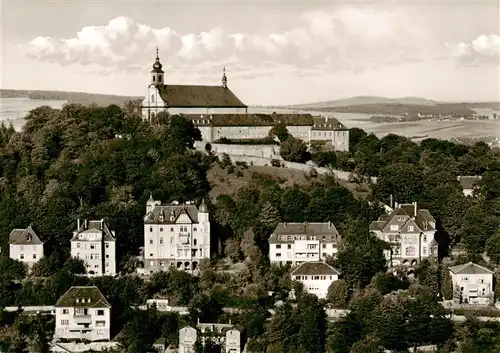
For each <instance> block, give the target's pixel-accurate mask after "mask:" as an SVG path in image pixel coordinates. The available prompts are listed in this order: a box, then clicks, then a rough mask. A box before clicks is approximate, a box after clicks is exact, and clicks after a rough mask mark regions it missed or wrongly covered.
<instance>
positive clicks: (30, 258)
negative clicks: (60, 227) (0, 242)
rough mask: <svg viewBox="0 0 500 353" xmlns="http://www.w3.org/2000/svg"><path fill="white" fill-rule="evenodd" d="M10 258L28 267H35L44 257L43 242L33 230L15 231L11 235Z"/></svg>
mask: <svg viewBox="0 0 500 353" xmlns="http://www.w3.org/2000/svg"><path fill="white" fill-rule="evenodd" d="M9 256H10V258H11V259H14V260H19V261H21V262H23V263H25V264H26V265H28V267H31V266H33V264H35V263H36V262H37V261H38V260H40V259H41V258H42V257H43V242H42V241H41V240H40V238H39V237H38V235H36V233H35V231H34V230H33V228H32V227H31V225H30V226H28V228H26V229H13V230H12V231H11V232H10V234H9Z"/></svg>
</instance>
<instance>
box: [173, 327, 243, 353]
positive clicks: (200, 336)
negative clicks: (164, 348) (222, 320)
mask: <svg viewBox="0 0 500 353" xmlns="http://www.w3.org/2000/svg"><path fill="white" fill-rule="evenodd" d="M208 339H210V340H212V342H213V343H215V344H219V345H221V346H222V347H223V350H222V351H223V352H225V353H242V352H243V351H244V348H245V343H246V339H245V335H244V333H243V329H240V328H238V327H235V326H234V325H233V324H231V322H229V323H228V324H213V323H200V322H199V320H198V323H197V325H196V328H193V327H191V326H185V327H183V328H181V329H180V330H179V353H194V352H195V351H194V347H195V343H196V342H197V341H199V342H200V343H201V344H202V345H205V343H206V342H207V340H208Z"/></svg>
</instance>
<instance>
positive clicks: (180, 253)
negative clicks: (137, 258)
mask: <svg viewBox="0 0 500 353" xmlns="http://www.w3.org/2000/svg"><path fill="white" fill-rule="evenodd" d="M198 250H199V251H200V253H199V254H197V251H198ZM190 251H191V256H193V257H196V256H200V257H201V256H203V249H184V250H177V257H189V256H190V255H189V252H190ZM174 256H175V255H174V254H172V253H171V254H170V257H174ZM149 257H150V258H153V257H155V255H154V254H153V253H150V254H149ZM158 257H159V258H160V259H163V258H165V256H164V254H163V252H160V253H159V254H158Z"/></svg>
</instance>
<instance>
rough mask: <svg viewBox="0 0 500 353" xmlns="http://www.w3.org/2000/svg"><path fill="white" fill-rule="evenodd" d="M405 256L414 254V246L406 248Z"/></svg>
mask: <svg viewBox="0 0 500 353" xmlns="http://www.w3.org/2000/svg"><path fill="white" fill-rule="evenodd" d="M406 256H415V248H414V247H413V246H409V247H407V248H406Z"/></svg>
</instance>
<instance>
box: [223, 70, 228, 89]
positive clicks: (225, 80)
mask: <svg viewBox="0 0 500 353" xmlns="http://www.w3.org/2000/svg"><path fill="white" fill-rule="evenodd" d="M222 87H224V88H227V77H226V67H225V66H224V68H223V69H222Z"/></svg>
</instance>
